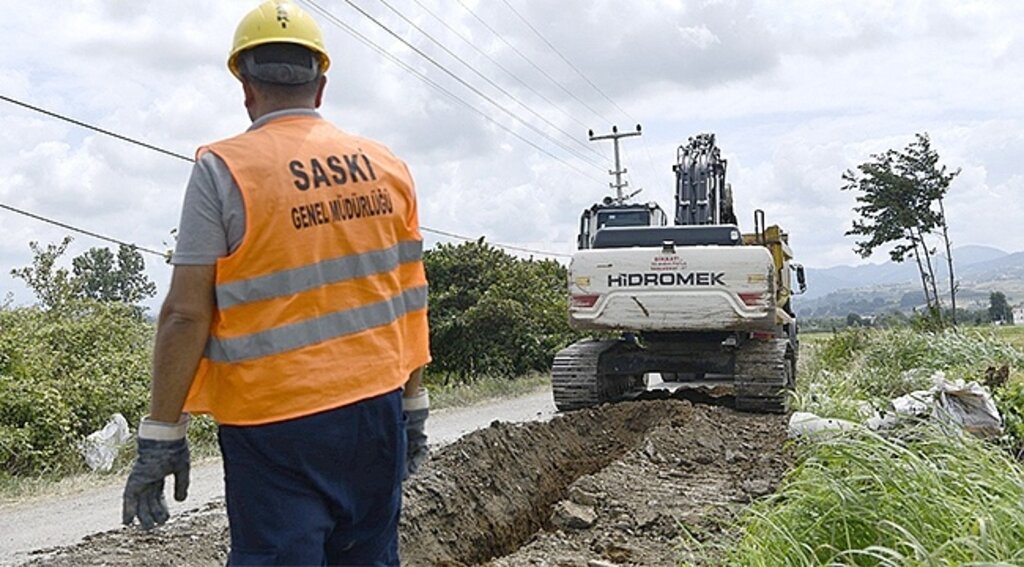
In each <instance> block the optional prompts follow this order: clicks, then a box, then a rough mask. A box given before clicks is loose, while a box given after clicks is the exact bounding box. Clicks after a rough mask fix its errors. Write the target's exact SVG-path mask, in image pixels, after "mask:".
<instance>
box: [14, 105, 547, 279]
mask: <svg viewBox="0 0 1024 567" xmlns="http://www.w3.org/2000/svg"><path fill="white" fill-rule="evenodd" d="M0 99H3V100H6V101H8V102H12V103H14V104H17V105H19V106H22V107H24V108H27V109H30V110H33V111H35V112H39V113H41V114H44V115H46V116H50V117H52V118H56V119H59V120H62V121H65V122H69V123H71V124H75V125H76V126H80V127H82V128H86V129H89V130H93V131H95V132H100V133H102V134H105V135H108V136H111V137H113V138H116V139H118V140H122V141H125V142H129V143H132V144H135V145H138V146H141V147H143V148H146V149H148V150H152V151H155V152H158V153H161V154H164V155H167V156H171V157H175V158H178V159H181V160H183V161H187V162H190V163H195V159H194V158H190V157H188V156H184V155H181V154H176V153H175V152H172V151H170V150H167V149H164V148H161V147H159V146H154V145H152V144H148V143H145V142H141V141H139V140H135V139H132V138H129V137H127V136H124V135H121V134H118V133H116V132H111V131H109V130H106V129H103V128H100V127H98V126H94V125H92V124H88V123H86V122H82V121H80V120H76V119H74V118H70V117H67V116H64V115H61V114H58V113H56V112H53V111H50V110H46V109H43V108H40V107H38V106H34V105H31V104H28V103H23V102H21V101H17V100H14V99H11V98H9V97H6V96H4V95H0ZM0 208H2V209H5V210H8V211H11V212H13V213H17V214H19V215H23V216H26V217H29V218H32V219H34V220H37V221H41V222H44V223H47V224H52V225H55V226H59V227H61V228H65V229H67V230H70V231H73V232H77V233H79V234H84V235H86V236H91V237H93V238H97V239H99V240H103V241H106V242H111V243H114V244H119V245H123V246H129V247H131V248H134V249H136V250H139V251H140V252H146V253H147V254H153V255H156V256H160V257H161V258H164V259H165V260H166V259H167V253H166V252H160V251H158V250H154V249H152V248H147V247H145V246H140V245H138V244H135V243H132V242H126V241H123V240H120V239H117V238H114V237H112V236H106V235H103V234H100V233H98V232H93V231H91V230H87V229H84V228H79V227H77V226H74V225H71V224H68V223H65V222H62V221H59V220H56V219H52V218H49V217H45V216H43V215H38V214H35V213H32V212H29V211H26V210H24V209H19V208H17V207H14V206H11V205H8V204H5V203H0ZM420 230H422V231H424V232H431V233H434V234H439V235H443V236H449V237H452V238H458V239H461V240H465V241H473V240H477V238H473V237H471V236H465V235H461V234H456V233H453V232H448V231H444V230H440V229H434V228H429V227H425V226H421V227H420ZM492 244H493V245H494V246H497V247H499V248H506V249H509V250H517V251H521V252H532V253H535V254H541V255H545V256H557V257H567V255H566V254H559V253H556V252H546V251H543V250H534V249H530V248H520V247H515V246H506V245H499V244H495V243H492Z"/></svg>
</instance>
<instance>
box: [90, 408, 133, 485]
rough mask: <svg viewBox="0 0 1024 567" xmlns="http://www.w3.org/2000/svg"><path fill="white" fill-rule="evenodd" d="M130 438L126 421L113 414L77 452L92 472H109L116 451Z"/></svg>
mask: <svg viewBox="0 0 1024 567" xmlns="http://www.w3.org/2000/svg"><path fill="white" fill-rule="evenodd" d="M130 437H131V434H130V433H129V432H128V421H127V420H126V419H125V418H124V416H123V415H121V414H119V413H115V414H114V415H112V416H110V421H108V422H107V424H106V425H104V426H103V429H100V430H99V431H94V432H92V433H90V434H89V436H88V437H86V438H85V439H84V440H82V443H81V445H79V450H80V451H81V452H82V456H83V457H84V458H85V464H86V465H88V466H89V468H90V469H91V470H94V471H97V470H98V471H109V470H110V468H111V467H112V466H114V457H116V456H117V449H118V447H120V446H121V445H124V444H125V442H127V441H128V439H129V438H130Z"/></svg>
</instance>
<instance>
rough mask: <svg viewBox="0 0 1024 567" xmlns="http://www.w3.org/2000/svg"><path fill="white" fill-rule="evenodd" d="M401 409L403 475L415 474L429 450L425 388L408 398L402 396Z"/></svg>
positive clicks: (428, 406) (427, 404)
mask: <svg viewBox="0 0 1024 567" xmlns="http://www.w3.org/2000/svg"><path fill="white" fill-rule="evenodd" d="M402 409H403V410H404V411H405V440H406V454H405V476H404V478H408V477H409V476H411V475H413V474H416V471H418V470H419V468H420V466H421V465H423V463H424V462H425V461H426V460H427V457H428V456H429V454H430V450H429V449H428V448H427V430H426V424H427V417H428V416H429V415H430V396H429V395H427V389H426V388H422V389H420V393H419V394H418V395H416V396H413V397H410V398H402Z"/></svg>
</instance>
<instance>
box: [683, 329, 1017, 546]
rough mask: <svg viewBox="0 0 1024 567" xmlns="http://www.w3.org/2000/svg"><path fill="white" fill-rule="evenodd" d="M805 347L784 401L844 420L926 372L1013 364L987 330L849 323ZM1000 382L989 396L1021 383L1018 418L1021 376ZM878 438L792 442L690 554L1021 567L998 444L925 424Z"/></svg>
mask: <svg viewBox="0 0 1024 567" xmlns="http://www.w3.org/2000/svg"><path fill="white" fill-rule="evenodd" d="M805 347H806V348H805V349H804V352H802V357H801V358H802V365H801V368H800V372H799V376H798V384H799V386H798V394H797V400H796V405H797V407H798V408H799V409H801V410H804V411H810V412H814V413H817V414H818V415H821V416H824V417H843V418H847V419H852V420H854V421H862V420H863V415H862V411H861V406H863V405H864V404H865V403H870V404H872V405H874V406H876V407H883V406H885V405H886V404H887V402H888V401H889V400H890V399H891V398H893V397H895V396H899V395H902V394H906V393H908V392H910V391H913V390H915V389H921V388H927V387H929V386H930V385H931V375H932V374H933V373H934V372H935V371H938V370H941V371H943V372H944V373H945V374H946V376H947V377H948V378H963V379H965V380H975V379H981V378H982V377H983V376H984V374H985V370H986V368H988V367H991V366H1001V365H1003V364H1007V365H1010V366H1011V367H1016V368H1018V369H1019V368H1021V367H1024V352H1022V351H1021V350H1018V349H1017V348H1014V347H1013V346H1011V345H1009V344H1007V343H1006V342H1004V341H1003V340H1001V339H1000V338H999V337H998V336H997V335H996V334H995V333H993V332H991V331H987V332H986V331H981V332H979V331H977V330H967V331H955V330H954V331H947V332H943V333H921V332H915V331H912V330H906V329H892V330H864V329H856V330H850V331H846V332H843V333H839V334H836V335H833V336H832V337H829V338H828V339H825V340H818V341H814V343H813V344H811V345H805ZM1011 382H1012V383H1011V384H1010V385H1009V386H1008V387H1006V388H1003V389H1002V390H1001V391H1000V393H1001V394H1004V395H1006V394H1012V392H1014V391H1018V392H1022V394H1021V396H1018V397H1019V398H1020V399H1019V400H1018V402H1019V411H1017V413H1019V414H1020V416H1021V417H1022V418H1024V387H1021V386H1020V382H1013V381H1011ZM1010 398H1012V396H1009V397H1008V399H1010ZM1002 407H1003V408H1004V409H1003V410H1002V411H1004V413H1006V411H1007V409H1009V406H1007V405H1003V406H1002ZM1011 424H1012V422H1011V423H1010V424H1008V425H1011ZM1022 430H1024V425H1022ZM886 435H887V436H882V435H880V434H876V433H873V432H870V431H866V430H856V431H852V432H846V433H844V434H837V435H836V436H832V437H826V438H818V439H814V440H805V441H801V442H800V443H799V444H798V446H797V450H798V451H799V454H800V458H799V459H798V462H799V464H798V465H797V467H795V468H794V469H793V470H791V471H790V472H789V473H788V474H787V476H786V478H785V479H784V480H783V482H782V484H781V486H780V488H779V490H778V491H777V492H776V493H775V494H773V495H771V496H769V497H768V498H766V499H764V500H761V501H758V502H756V503H755V504H753V505H752V506H751V507H750V508H749V509H748V510H747V511H746V512H744V513H743V514H742V515H741V516H740V517H739V518H738V519H737V521H736V523H735V524H734V525H733V526H731V527H730V528H729V533H731V534H732V536H733V537H731V538H727V543H726V544H724V545H722V544H721V543H720V542H719V543H718V544H714V547H712V546H711V545H708V546H706V547H704V549H703V557H705V558H707V559H706V560H707V561H708V562H710V563H725V564H728V565H752V566H776V565H786V566H789V565H792V566H805V565H806V566H812V565H814V566H817V565H871V566H875V565H885V566H889V565H981V564H984V565H991V564H1002V565H1007V564H1009V565H1024V469H1022V466H1021V463H1020V462H1019V461H1017V460H1016V459H1015V458H1014V456H1013V454H1012V453H1011V452H1009V451H1006V450H1004V448H1003V446H1001V445H998V444H995V443H991V442H985V441H981V440H978V439H975V438H973V437H971V436H969V435H966V434H955V433H951V432H950V431H949V430H948V429H947V430H942V429H940V428H939V427H938V426H934V425H929V424H925V423H922V424H915V425H912V426H909V427H906V428H903V429H901V430H900V433H899V435H898V436H897V435H896V434H894V433H888V434H886ZM698 547H699V544H698Z"/></svg>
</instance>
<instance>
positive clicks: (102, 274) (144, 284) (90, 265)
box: [11, 236, 156, 310]
mask: <svg viewBox="0 0 1024 567" xmlns="http://www.w3.org/2000/svg"><path fill="white" fill-rule="evenodd" d="M71 241H72V239H71V237H70V236H67V237H64V239H63V240H62V241H61V242H60V243H59V244H48V245H46V247H45V248H43V247H41V246H39V244H38V243H37V242H31V243H29V247H30V248H31V249H32V252H33V258H32V265H30V266H25V267H21V268H15V269H13V270H11V275H13V276H15V277H17V278H21V279H22V280H24V281H25V283H26V284H27V285H28V286H29V288H30V289H32V291H33V292H34V293H35V295H36V297H37V298H38V299H39V303H40V305H41V306H42V307H43V308H44V309H47V310H54V309H57V310H59V309H62V308H64V307H66V306H67V305H68V303H69V302H72V301H74V300H81V299H93V300H96V301H107V302H109V301H118V302H122V303H125V304H128V305H133V306H137V304H138V303H139V302H141V301H142V300H144V299H146V298H148V297H153V296H154V295H156V284H154V283H153V282H152V281H150V279H149V277H148V276H146V273H145V269H146V263H145V261H144V260H143V259H142V254H140V253H139V251H138V250H137V249H135V248H134V247H131V246H124V245H121V247H120V248H119V249H118V251H117V255H116V256H115V255H114V253H113V252H111V251H110V250H109V249H108V248H90V249H89V250H88V251H87V252H85V253H84V254H81V255H80V256H76V257H75V258H73V259H72V260H71V265H72V272H68V270H67V269H65V268H62V267H59V266H58V261H59V260H60V258H61V256H63V255H64V253H65V252H66V251H67V248H68V245H69V244H71Z"/></svg>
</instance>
